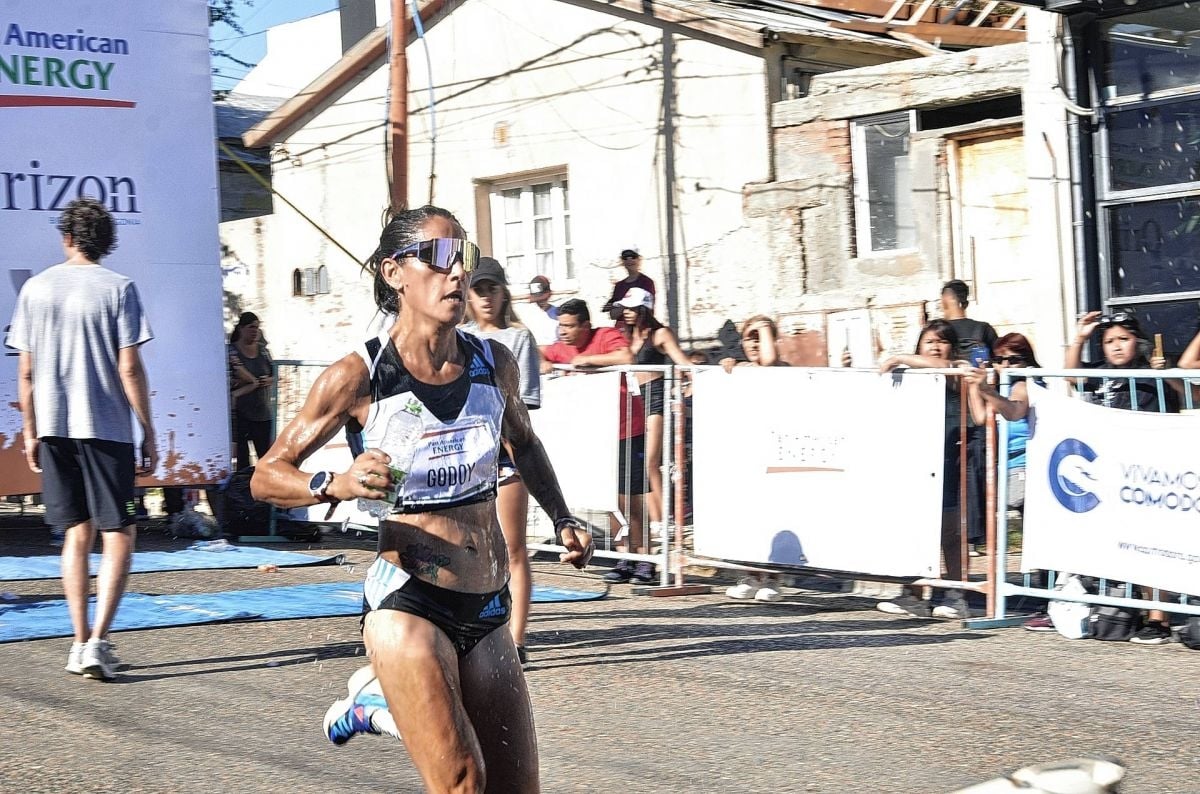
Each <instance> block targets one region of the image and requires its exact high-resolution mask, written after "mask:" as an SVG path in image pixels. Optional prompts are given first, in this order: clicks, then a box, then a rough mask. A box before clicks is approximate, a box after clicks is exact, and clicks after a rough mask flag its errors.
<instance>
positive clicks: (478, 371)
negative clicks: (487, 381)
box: [467, 358, 488, 378]
mask: <svg viewBox="0 0 1200 794" xmlns="http://www.w3.org/2000/svg"><path fill="white" fill-rule="evenodd" d="M486 374H488V365H487V364H485V363H484V362H482V361H480V360H479V359H478V358H473V359H471V370H470V372H468V373H467V377H468V378H478V377H481V376H483V375H486Z"/></svg>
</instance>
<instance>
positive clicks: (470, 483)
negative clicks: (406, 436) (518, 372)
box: [346, 331, 504, 513]
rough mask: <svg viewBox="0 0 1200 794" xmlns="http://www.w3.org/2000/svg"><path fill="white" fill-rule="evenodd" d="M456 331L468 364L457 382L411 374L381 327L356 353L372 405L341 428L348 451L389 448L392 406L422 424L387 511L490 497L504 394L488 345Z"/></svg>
mask: <svg viewBox="0 0 1200 794" xmlns="http://www.w3.org/2000/svg"><path fill="white" fill-rule="evenodd" d="M456 335H457V337H458V345H459V349H460V350H462V352H463V354H464V358H465V360H466V361H467V362H468V364H467V366H466V367H464V368H463V373H462V375H461V376H460V377H459V378H458V379H457V380H455V381H454V382H453V383H447V384H445V385H442V386H434V385H430V384H428V383H423V382H421V381H419V380H417V379H416V378H414V377H413V376H412V375H411V374H410V373H409V372H408V370H407V369H405V367H404V364H403V362H402V361H401V360H400V354H399V352H398V351H397V350H396V346H395V345H394V344H393V343H392V340H391V337H390V336H388V334H387V333H386V332H384V333H381V334H380V335H379V336H378V337H376V338H374V339H371V340H369V341H368V342H367V343H366V345H365V348H364V349H362V350H360V351H358V352H359V355H361V356H362V358H363V361H364V362H366V365H367V371H368V372H369V373H370V377H371V408H370V411H369V413H368V414H367V423H366V426H365V427H359V425H358V422H356V421H355V420H353V419H351V420H350V422H349V423H348V424H347V426H346V435H347V437H348V438H349V441H350V449H351V451H352V452H353V453H354V455H355V456H356V457H357V456H358V455H360V454H361V453H362V451H363V450H365V449H368V448H371V447H376V448H379V449H383V451H384V452H387V453H389V454H393V453H392V451H391V450H388V449H386V447H384V446H383V444H382V441H383V437H384V432H385V430H386V428H387V426H388V422H389V421H390V420H391V418H392V417H393V416H394V415H395V414H397V413H398V412H401V411H404V412H407V413H410V414H413V415H415V416H417V417H419V419H420V421H421V422H422V424H423V425H424V433H423V434H422V435H421V437H420V439H419V441H418V443H417V447H416V451H415V454H414V455H413V460H412V463H411V466H409V467H408V476H407V477H406V478H405V480H404V483H403V485H402V486H401V489H400V494H399V499H398V500H397V503H396V505H395V506H394V508H393V512H397V513H428V512H432V511H434V510H446V509H448V508H452V507H460V506H462V505H468V504H475V503H476V502H483V501H487V500H489V499H493V498H494V497H495V495H496V473H497V465H496V459H497V452H498V450H499V448H500V427H501V424H502V421H503V417H504V393H503V392H502V391H501V390H500V386H499V384H498V383H497V382H496V362H495V359H494V358H493V356H492V350H491V346H490V345H489V343H488V342H486V341H484V340H482V339H479V338H478V337H475V336H471V335H470V334H465V333H462V332H461V331H456ZM394 463H395V462H394Z"/></svg>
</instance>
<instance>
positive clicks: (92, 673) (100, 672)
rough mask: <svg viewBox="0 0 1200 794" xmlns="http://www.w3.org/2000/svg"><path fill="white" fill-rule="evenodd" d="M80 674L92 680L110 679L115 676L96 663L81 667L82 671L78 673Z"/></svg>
mask: <svg viewBox="0 0 1200 794" xmlns="http://www.w3.org/2000/svg"><path fill="white" fill-rule="evenodd" d="M80 675H82V676H83V677H84V678H90V679H92V680H93V681H111V680H113V679H114V678H116V676H115V675H113V674H112V673H110V672H109V671H107V670H105V669H104V668H103V667H101V666H100V665H98V664H94V665H92V666H91V667H85V668H83V671H82V672H81V673H80Z"/></svg>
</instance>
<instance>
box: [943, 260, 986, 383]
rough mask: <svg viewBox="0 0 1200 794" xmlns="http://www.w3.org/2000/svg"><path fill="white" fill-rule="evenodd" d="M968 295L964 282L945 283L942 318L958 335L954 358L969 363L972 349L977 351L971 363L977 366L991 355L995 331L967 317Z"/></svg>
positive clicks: (979, 321)
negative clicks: (975, 357)
mask: <svg viewBox="0 0 1200 794" xmlns="http://www.w3.org/2000/svg"><path fill="white" fill-rule="evenodd" d="M970 295H971V290H970V288H968V287H967V285H966V283H965V282H963V281H960V280H958V279H954V280H953V281H947V282H946V283H945V285H944V286H943V287H942V296H941V304H942V316H943V317H944V318H945V320H946V321H947V322H949V323H950V325H951V326H953V327H954V333H956V334H958V350H957V351H955V352H956V358H960V359H962V360H964V361H971V351H972V349H974V350H977V351H979V352H978V353H977V356H978V358H977V359H976V360H975V361H971V363H972V364H979V363H982V362H983V359H984V358H987V357H989V356H990V355H991V352H992V350H993V349H994V347H995V345H996V329H995V328H992V326H990V325H988V324H987V323H985V322H983V321H981V320H972V319H971V318H970V317H967V305H968V304H969V303H970V301H969V300H968V298H969V297H970Z"/></svg>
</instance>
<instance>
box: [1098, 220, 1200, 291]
mask: <svg viewBox="0 0 1200 794" xmlns="http://www.w3.org/2000/svg"><path fill="white" fill-rule="evenodd" d="M1108 228H1109V231H1108V235H1109V246H1108V250H1109V252H1110V262H1109V278H1110V294H1111V295H1113V296H1114V297H1122V296H1127V295H1157V294H1164V293H1172V292H1191V291H1193V290H1200V198H1183V199H1166V200H1162V201H1147V202H1141V203H1138V204H1122V205H1119V206H1114V207H1109V208H1108Z"/></svg>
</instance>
